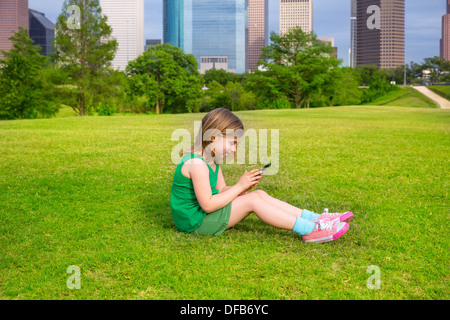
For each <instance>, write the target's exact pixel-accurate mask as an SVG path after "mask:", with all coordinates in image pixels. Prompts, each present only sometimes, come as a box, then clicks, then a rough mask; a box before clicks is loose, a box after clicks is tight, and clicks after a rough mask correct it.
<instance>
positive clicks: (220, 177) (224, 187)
mask: <svg viewBox="0 0 450 320" xmlns="http://www.w3.org/2000/svg"><path fill="white" fill-rule="evenodd" d="M262 176H263V174H261V176H260V177H259V180H261V178H262ZM259 180H258V181H257V182H256V183H255V184H254V185H252V186H251V187H250V188H248V189H247V190H244V191H242V192H241V193H240V194H238V195H239V196H241V195H243V194H245V193H247V192H248V191H250V190H251V189H253V188H256V187H257V186H258V183H259ZM229 188H231V187H230V186H227V185H226V183H225V179H224V178H223V174H222V167H219V174H218V176H217V185H216V189H217V190H219V193H221V192H224V191H225V190H227V189H229Z"/></svg>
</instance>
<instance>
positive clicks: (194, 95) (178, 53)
mask: <svg viewBox="0 0 450 320" xmlns="http://www.w3.org/2000/svg"><path fill="white" fill-rule="evenodd" d="M197 66H198V65H197V60H196V59H195V57H194V56H193V55H192V54H185V53H184V52H183V50H181V49H180V48H178V47H175V46H172V45H170V44H168V43H164V44H158V45H156V46H151V47H150V48H149V49H148V51H145V52H144V53H143V54H142V55H141V56H139V57H138V58H136V59H135V60H133V61H130V63H129V64H128V66H127V68H126V72H127V74H128V85H129V89H128V91H129V92H130V93H131V94H132V95H137V96H146V97H147V98H148V100H149V103H150V104H151V105H152V106H155V108H156V113H157V114H160V113H162V112H163V110H164V108H165V107H168V108H169V109H171V110H172V111H179V112H181V111H188V112H192V111H197V110H195V106H197V105H198V100H199V99H200V96H201V92H202V90H201V88H202V87H203V78H202V76H201V75H200V73H199V72H198V71H197ZM180 106H182V108H181V107H180ZM183 108H184V109H183Z"/></svg>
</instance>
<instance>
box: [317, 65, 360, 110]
mask: <svg viewBox="0 0 450 320" xmlns="http://www.w3.org/2000/svg"><path fill="white" fill-rule="evenodd" d="M358 85H359V74H358V73H357V72H356V71H354V70H353V69H351V68H348V67H346V68H333V69H332V70H330V72H329V73H328V78H327V80H326V81H325V83H324V85H323V86H322V92H321V93H322V96H323V98H325V99H326V100H328V101H327V102H329V106H330V107H332V106H333V105H356V104H359V103H360V102H361V95H362V93H361V90H360V89H358Z"/></svg>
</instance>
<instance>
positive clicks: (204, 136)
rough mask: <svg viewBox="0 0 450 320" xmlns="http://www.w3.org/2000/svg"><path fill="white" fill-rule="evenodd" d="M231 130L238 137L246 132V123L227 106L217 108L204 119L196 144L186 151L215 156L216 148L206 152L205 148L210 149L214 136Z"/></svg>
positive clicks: (223, 134)
mask: <svg viewBox="0 0 450 320" xmlns="http://www.w3.org/2000/svg"><path fill="white" fill-rule="evenodd" d="M229 130H232V131H233V136H235V137H238V138H239V137H240V136H242V135H243V134H244V125H243V124H242V121H241V120H240V119H239V118H238V117H237V116H236V115H235V114H233V113H232V112H231V111H229V110H227V109H225V108H217V109H214V110H212V111H210V112H208V113H207V114H206V115H205V116H204V117H203V119H202V125H201V127H200V129H199V131H198V133H197V137H196V138H195V142H194V145H193V146H192V147H191V148H190V149H188V150H186V151H185V152H184V153H200V154H201V155H202V156H203V155H204V154H206V155H207V156H208V155H209V154H210V155H211V156H212V157H214V156H215V152H214V150H208V151H209V152H205V149H208V148H209V145H210V144H211V143H212V137H214V136H217V135H220V134H221V135H222V136H226V135H227V131H228V133H229Z"/></svg>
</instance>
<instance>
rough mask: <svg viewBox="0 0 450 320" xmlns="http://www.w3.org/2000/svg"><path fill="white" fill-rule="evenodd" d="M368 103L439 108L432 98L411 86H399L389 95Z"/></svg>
mask: <svg viewBox="0 0 450 320" xmlns="http://www.w3.org/2000/svg"><path fill="white" fill-rule="evenodd" d="M367 105H383V106H396V107H410V108H439V106H438V105H437V104H436V103H435V102H434V101H433V100H431V99H430V98H428V97H426V96H424V95H423V94H422V93H420V92H419V91H417V90H415V89H413V88H410V87H406V88H403V87H398V90H395V91H392V92H390V93H388V94H387V95H385V96H383V97H381V98H379V99H377V100H375V101H372V102H370V103H367Z"/></svg>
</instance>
